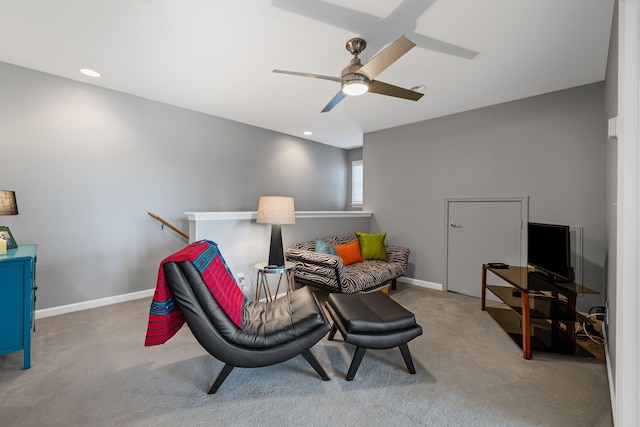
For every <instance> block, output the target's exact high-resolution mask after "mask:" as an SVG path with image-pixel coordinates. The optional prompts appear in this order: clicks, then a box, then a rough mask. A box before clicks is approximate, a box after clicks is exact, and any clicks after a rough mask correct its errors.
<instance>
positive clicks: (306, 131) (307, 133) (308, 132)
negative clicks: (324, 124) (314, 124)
mask: <svg viewBox="0 0 640 427" xmlns="http://www.w3.org/2000/svg"><path fill="white" fill-rule="evenodd" d="M302 133H304V134H305V135H313V132H311V131H310V130H305V131H304V132H302Z"/></svg>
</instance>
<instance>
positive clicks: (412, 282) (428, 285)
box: [398, 277, 444, 291]
mask: <svg viewBox="0 0 640 427" xmlns="http://www.w3.org/2000/svg"><path fill="white" fill-rule="evenodd" d="M398 282H402V283H408V284H410V285H415V286H420V287H421V288H428V289H434V290H436V291H442V290H443V289H444V287H443V286H442V283H435V282H427V281H426V280H419V279H413V278H411V277H400V278H398Z"/></svg>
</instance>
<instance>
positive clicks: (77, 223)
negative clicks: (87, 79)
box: [0, 63, 348, 309]
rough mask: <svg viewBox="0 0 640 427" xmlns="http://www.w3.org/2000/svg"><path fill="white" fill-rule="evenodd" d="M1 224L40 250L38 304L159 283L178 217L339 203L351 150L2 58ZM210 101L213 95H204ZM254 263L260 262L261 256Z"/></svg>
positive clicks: (174, 246) (175, 244) (182, 220)
mask: <svg viewBox="0 0 640 427" xmlns="http://www.w3.org/2000/svg"><path fill="white" fill-rule="evenodd" d="M0 94H2V95H1V96H0V129H1V130H2V133H1V134H0V138H1V141H2V142H1V147H2V166H0V189H8V190H15V191H16V195H17V199H18V208H19V211H20V215H18V216H15V217H10V216H8V217H2V218H0V225H8V226H9V227H10V228H11V230H12V232H13V234H14V236H15V238H16V239H17V241H18V243H19V244H20V243H37V244H38V245H39V251H38V288H39V290H38V302H37V308H38V309H42V308H48V307H55V306H60V305H65V304H70V303H75V302H81V301H87V300H92V299H97V298H102V297H108V296H113V295H119V294H124V293H129V292H134V291H139V290H144V289H149V288H153V287H154V286H155V277H156V274H157V267H158V263H159V261H160V260H161V259H162V258H164V257H165V256H166V255H168V254H170V253H172V252H173V251H175V250H178V249H180V248H181V247H182V246H184V244H185V243H186V241H184V240H183V239H182V238H181V237H179V236H178V235H177V234H175V233H173V232H170V231H167V229H165V230H164V231H162V230H161V229H160V226H159V224H158V223H157V222H156V221H155V220H153V219H151V218H150V217H149V216H148V215H147V211H152V212H155V213H156V214H158V215H160V216H162V217H164V218H166V219H167V220H168V221H169V222H171V223H173V224H175V225H176V226H178V227H179V228H180V229H182V230H183V231H185V232H187V231H188V221H187V219H186V216H185V215H184V214H183V213H184V212H186V211H225V210H226V211H243V210H248V211H255V210H256V209H257V204H258V197H259V196H260V195H284V196H293V197H295V203H296V209H297V210H344V209H346V202H347V193H346V185H345V182H346V181H347V174H348V165H347V154H346V153H347V152H346V150H342V149H338V148H335V147H329V146H326V145H322V144H318V143H313V142H311V141H307V140H304V139H298V138H294V137H291V136H286V135H282V134H279V133H275V132H271V131H267V130H264V129H260V128H256V127H252V126H248V125H244V124H241V123H237V122H232V121H229V120H225V119H221V118H216V117H212V116H208V115H205V114H200V113H196V112H193V111H188V110H184V109H180V108H177V107H172V106H169V105H165V104H161V103H157V102H153V101H149V100H146V99H142V98H138V97H134V96H129V95H125V94H122V93H118V92H114V91H109V90H105V89H101V88H98V87H95V86H92V85H87V84H83V83H78V82H74V81H71V80H67V79H62V78H58V77H55V76H52V75H48V74H44V73H40V72H37V71H33V70H28V69H24V68H20V67H16V66H13V65H9V64H5V63H0ZM212 96H215V94H213V95H212ZM256 261H258V260H256Z"/></svg>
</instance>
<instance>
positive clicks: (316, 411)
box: [0, 283, 613, 427]
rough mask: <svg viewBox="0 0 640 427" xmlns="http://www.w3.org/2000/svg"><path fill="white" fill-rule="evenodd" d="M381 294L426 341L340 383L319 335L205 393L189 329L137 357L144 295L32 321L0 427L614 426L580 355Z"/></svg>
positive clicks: (206, 381)
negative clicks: (305, 347) (410, 317)
mask: <svg viewBox="0 0 640 427" xmlns="http://www.w3.org/2000/svg"><path fill="white" fill-rule="evenodd" d="M398 285H399V289H398V290H397V291H391V292H390V296H392V297H393V298H394V299H396V300H397V301H398V302H400V303H401V304H402V305H404V306H405V307H406V308H408V309H409V310H411V311H412V312H414V313H415V314H416V318H417V320H418V323H419V324H420V325H422V327H423V329H424V334H423V335H422V336H420V337H418V338H416V339H415V340H413V341H411V342H410V343H409V348H410V350H411V354H412V356H413V360H414V363H415V366H416V369H417V373H416V374H415V375H410V374H408V373H407V371H406V368H405V365H404V362H403V360H402V356H401V354H400V351H399V350H398V349H390V350H369V351H368V352H367V354H366V355H365V358H364V360H363V361H362V364H361V366H360V369H359V370H358V373H357V375H356V377H355V379H354V380H353V381H351V382H346V381H345V380H344V376H345V373H346V371H347V369H348V367H349V363H350V361H351V357H352V355H353V351H354V347H353V346H351V345H349V344H345V343H343V342H342V341H341V339H340V338H339V334H338V336H337V339H336V340H335V341H327V339H326V337H325V338H324V339H323V340H321V341H320V343H319V344H318V345H316V346H315V347H314V348H313V349H312V351H313V353H314V354H315V355H316V357H317V358H318V360H319V361H320V363H322V364H323V366H324V367H325V369H326V371H327V373H328V374H329V376H330V377H331V381H321V380H320V379H319V377H318V376H317V375H316V374H315V372H314V371H313V370H312V369H311V367H310V366H308V364H307V363H306V361H305V360H304V359H303V358H302V357H296V358H294V359H292V360H290V361H287V362H285V363H282V364H279V365H276V366H271V367H265V368H258V369H242V368H237V369H234V371H233V372H232V373H231V375H230V376H229V378H227V380H226V382H225V383H224V384H223V385H222V387H221V388H220V390H219V391H218V393H217V394H215V395H207V393H206V391H207V390H208V388H209V386H210V384H211V382H212V380H213V378H214V377H215V376H216V375H217V373H218V371H219V370H220V369H221V368H222V363H221V362H219V361H217V360H215V359H213V358H212V357H211V356H209V355H208V354H207V353H205V351H204V350H203V349H202V348H201V347H200V346H199V345H198V343H197V342H196V341H195V339H194V338H193V336H192V335H191V333H190V331H189V330H188V328H187V327H186V326H185V327H183V329H182V330H181V331H180V332H179V333H178V334H177V335H176V336H175V337H173V338H172V339H171V340H169V342H167V343H166V344H164V345H162V346H158V347H153V348H145V347H144V346H143V342H144V336H145V331H146V322H147V313H148V309H149V303H150V299H143V300H136V301H131V302H126V303H121V304H116V305H112V306H108V307H102V308H97V309H92V310H86V311H82V312H76V313H70V314H66V315H61V316H56V317H49V318H45V319H41V320H38V321H37V325H36V328H37V329H36V332H35V333H34V335H33V358H32V365H33V367H32V368H31V369H30V370H27V371H23V370H22V352H17V353H12V354H8V355H2V356H0V425H3V426H151V425H156V426H165V425H181V426H252V425H256V426H367V427H371V426H563V427H566V426H612V425H613V422H612V416H611V407H610V397H609V385H608V383H607V374H606V366H605V364H604V363H603V362H601V361H598V360H596V359H590V358H577V357H572V356H562V355H554V354H548V353H541V352H534V357H533V359H532V360H529V361H527V360H524V359H522V352H521V350H520V348H519V347H517V346H516V345H515V344H514V342H513V341H512V340H511V339H510V338H509V336H508V335H507V334H506V333H505V332H504V331H503V330H502V329H500V327H499V326H498V325H497V324H496V323H495V321H494V320H493V319H492V318H491V317H490V316H489V314H487V313H486V312H482V311H481V310H480V302H479V300H478V299H475V298H471V297H466V296H462V295H457V294H452V293H446V292H439V291H433V290H429V289H423V288H419V287H415V286H411V285H407V284H403V283H399V284H398Z"/></svg>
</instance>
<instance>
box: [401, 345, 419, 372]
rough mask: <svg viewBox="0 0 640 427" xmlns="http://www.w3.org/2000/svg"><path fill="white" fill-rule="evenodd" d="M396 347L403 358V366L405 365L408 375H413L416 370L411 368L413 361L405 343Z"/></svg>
mask: <svg viewBox="0 0 640 427" xmlns="http://www.w3.org/2000/svg"><path fill="white" fill-rule="evenodd" d="M398 347H400V352H401V353H402V357H403V358H404V363H405V365H407V370H408V371H409V373H410V374H415V373H416V368H415V367H414V366H413V359H411V353H409V346H408V345H407V343H404V344H400V345H399V346H398Z"/></svg>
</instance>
